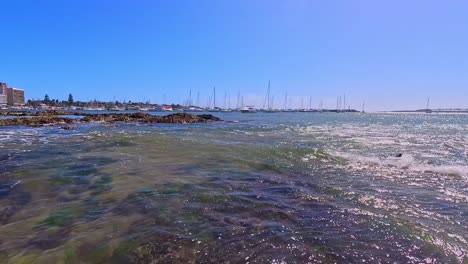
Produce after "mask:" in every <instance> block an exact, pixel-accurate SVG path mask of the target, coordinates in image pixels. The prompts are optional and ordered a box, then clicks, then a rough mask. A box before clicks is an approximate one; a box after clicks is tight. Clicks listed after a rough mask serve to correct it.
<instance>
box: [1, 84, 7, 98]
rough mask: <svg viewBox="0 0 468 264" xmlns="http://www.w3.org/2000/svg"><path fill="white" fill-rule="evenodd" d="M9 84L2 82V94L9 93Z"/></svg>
mask: <svg viewBox="0 0 468 264" xmlns="http://www.w3.org/2000/svg"><path fill="white" fill-rule="evenodd" d="M7 88H8V85H7V84H6V83H4V82H0V94H3V95H6V94H7Z"/></svg>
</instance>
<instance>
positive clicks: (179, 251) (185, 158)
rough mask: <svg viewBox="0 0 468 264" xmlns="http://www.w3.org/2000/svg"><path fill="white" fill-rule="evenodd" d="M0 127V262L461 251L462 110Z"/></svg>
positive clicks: (400, 259)
mask: <svg viewBox="0 0 468 264" xmlns="http://www.w3.org/2000/svg"><path fill="white" fill-rule="evenodd" d="M213 114H215V115H217V116H219V117H221V118H223V119H224V120H225V122H219V123H209V124H194V125H161V124H80V125H77V126H75V129H74V130H71V131H65V130H61V129H59V128H57V127H43V128H26V127H1V128H0V164H1V165H0V263H467V262H468V242H467V241H468V115H448V114H357V113H356V114H352V113H346V114H336V113H335V114H334V113H323V114H321V113H256V114H240V113H213Z"/></svg>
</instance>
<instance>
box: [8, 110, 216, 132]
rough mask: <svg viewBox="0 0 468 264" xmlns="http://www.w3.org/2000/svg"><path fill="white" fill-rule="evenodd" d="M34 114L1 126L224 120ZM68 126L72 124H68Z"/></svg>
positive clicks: (180, 116)
mask: <svg viewBox="0 0 468 264" xmlns="http://www.w3.org/2000/svg"><path fill="white" fill-rule="evenodd" d="M33 115H34V116H25V117H16V118H8V119H0V126H32V127H40V126H46V125H58V124H61V125H63V124H78V123H89V122H103V123H115V122H135V123H165V124H192V123H207V122H215V121H222V120H221V119H220V118H218V117H215V116H212V115H194V114H189V113H177V114H171V115H166V116H153V115H150V114H147V113H130V114H83V113H65V112H63V113H62V112H59V111H46V112H40V113H35V114H33ZM59 115H80V116H83V118H69V117H62V116H59ZM66 127H67V128H68V127H70V126H66Z"/></svg>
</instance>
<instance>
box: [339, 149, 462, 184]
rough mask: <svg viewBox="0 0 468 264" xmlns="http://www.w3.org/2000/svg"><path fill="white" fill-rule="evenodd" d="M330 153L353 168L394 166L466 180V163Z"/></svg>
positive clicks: (405, 156)
mask: <svg viewBox="0 0 468 264" xmlns="http://www.w3.org/2000/svg"><path fill="white" fill-rule="evenodd" d="M330 154H331V155H333V156H336V157H340V158H343V159H346V160H348V161H349V162H350V164H349V166H350V167H351V168H355V169H361V170H365V169H372V168H374V169H379V168H396V169H399V170H406V171H412V172H423V173H432V174H440V175H447V176H453V177H461V178H464V179H465V180H468V166H467V165H460V164H456V165H432V164H425V163H422V162H418V161H416V160H415V158H414V157H413V156H412V155H409V154H403V155H402V156H401V157H383V158H379V157H367V156H363V155H359V154H352V153H344V152H338V151H331V152H330Z"/></svg>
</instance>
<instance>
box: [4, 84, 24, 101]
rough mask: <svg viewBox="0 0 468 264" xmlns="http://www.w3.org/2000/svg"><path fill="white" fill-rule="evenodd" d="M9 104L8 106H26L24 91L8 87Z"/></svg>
mask: <svg viewBox="0 0 468 264" xmlns="http://www.w3.org/2000/svg"><path fill="white" fill-rule="evenodd" d="M7 103H8V105H24V90H21V89H18V88H13V87H8V89H7Z"/></svg>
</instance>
